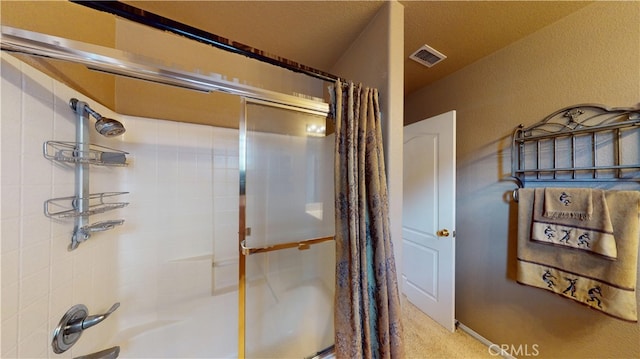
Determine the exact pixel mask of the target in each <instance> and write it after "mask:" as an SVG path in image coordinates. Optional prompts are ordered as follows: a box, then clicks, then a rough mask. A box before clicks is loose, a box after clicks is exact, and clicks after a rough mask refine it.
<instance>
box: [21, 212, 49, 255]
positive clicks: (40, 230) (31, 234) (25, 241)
mask: <svg viewBox="0 0 640 359" xmlns="http://www.w3.org/2000/svg"><path fill="white" fill-rule="evenodd" d="M40 211H42V207H40ZM50 238H51V224H50V220H49V218H47V217H45V216H44V214H42V213H40V214H35V215H25V216H24V217H23V220H22V243H21V245H22V247H26V246H30V245H33V244H36V243H39V242H42V241H49V239H50Z"/></svg>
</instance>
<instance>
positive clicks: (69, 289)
mask: <svg viewBox="0 0 640 359" xmlns="http://www.w3.org/2000/svg"><path fill="white" fill-rule="evenodd" d="M49 302H50V305H51V307H50V312H49V330H50V331H51V332H53V330H54V329H55V327H56V326H57V325H58V323H59V322H60V319H62V317H63V316H64V314H65V313H66V312H67V311H68V310H69V309H70V308H71V307H72V306H74V305H75V304H78V303H74V302H73V285H72V284H71V283H70V282H69V283H68V284H65V285H61V286H59V287H53V290H52V291H51V296H50V298H49Z"/></svg>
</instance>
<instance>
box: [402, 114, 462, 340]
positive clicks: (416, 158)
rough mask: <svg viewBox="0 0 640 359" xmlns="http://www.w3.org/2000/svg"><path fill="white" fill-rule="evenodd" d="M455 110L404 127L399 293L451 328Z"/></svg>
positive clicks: (453, 296)
mask: <svg viewBox="0 0 640 359" xmlns="http://www.w3.org/2000/svg"><path fill="white" fill-rule="evenodd" d="M455 128H456V112H455V111H451V112H447V113H444V114H442V115H438V116H435V117H432V118H428V119H425V120H422V121H420V122H416V123H413V124H410V125H408V126H406V127H405V128H404V165H403V172H404V179H403V193H404V195H403V219H402V245H403V249H402V255H403V266H402V278H403V280H402V291H403V293H404V294H405V295H406V296H407V298H408V299H409V301H410V302H411V303H413V304H414V305H416V306H417V307H418V308H420V309H421V310H422V311H423V312H425V313H426V314H427V315H429V316H430V317H431V318H433V319H434V320H436V321H437V322H438V323H440V324H441V325H442V326H444V327H445V328H447V329H448V330H450V331H454V330H455V178H456V173H455V171H456V164H455V158H456V152H455V149H456V131H455Z"/></svg>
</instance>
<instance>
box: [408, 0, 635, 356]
mask: <svg viewBox="0 0 640 359" xmlns="http://www.w3.org/2000/svg"><path fill="white" fill-rule="evenodd" d="M639 18H640V2H637V1H636V2H599V3H594V4H592V5H589V6H587V7H585V8H584V9H582V10H579V11H578V12H576V13H574V14H572V15H570V16H568V17H566V18H564V19H562V20H560V21H558V22H556V23H554V24H552V25H550V26H548V27H546V28H544V29H542V30H540V31H538V32H536V33H534V34H532V35H530V36H529V37H526V38H524V39H522V40H520V41H518V42H516V43H514V44H512V45H510V46H508V47H506V48H504V49H502V50H500V51H498V52H496V53H494V54H492V55H490V56H487V57H486V58H483V59H482V60H480V61H478V62H476V63H474V64H472V65H470V66H468V67H466V68H464V69H462V70H460V71H458V72H457V73H455V74H453V75H451V76H449V77H447V78H444V79H442V80H440V81H438V82H437V83H434V84H433V85H431V86H428V87H425V88H423V89H421V90H419V91H417V92H415V93H413V94H411V95H410V96H408V97H407V98H406V100H405V114H406V115H405V124H409V123H413V122H416V121H419V120H421V119H423V118H427V117H430V116H433V115H436V114H439V113H442V112H445V111H448V110H452V109H455V110H457V114H458V117H457V118H458V132H457V143H458V147H457V153H458V155H457V161H458V165H457V169H458V178H457V188H458V190H457V202H456V205H457V223H456V225H457V244H458V247H457V254H456V263H457V268H456V272H457V273H456V291H457V293H456V297H457V299H456V311H457V314H456V317H457V319H458V320H459V321H460V322H461V323H463V324H465V325H467V326H468V327H470V328H471V329H473V330H474V331H476V332H477V333H479V334H480V335H482V336H483V337H485V338H487V339H488V340H490V341H491V342H493V343H496V344H508V345H515V346H518V345H523V346H524V345H529V349H530V350H529V351H530V352H531V348H532V345H534V344H537V349H538V351H539V356H538V357H547V358H560V357H565V358H576V357H591V358H593V357H598V358H604V357H616V358H622V357H624V358H630V357H640V344H638V343H639V342H638V338H640V326H639V325H638V324H637V323H628V322H623V321H620V320H616V319H613V318H610V317H608V316H606V315H603V314H602V313H599V312H597V311H594V310H590V309H588V308H586V307H583V306H582V305H579V304H576V303H574V302H571V301H569V300H565V299H562V298H559V297H558V296H556V295H553V294H551V293H548V292H545V291H542V290H540V289H535V288H531V287H525V286H521V285H518V284H516V282H515V281H514V280H513V279H512V278H513V275H514V269H513V268H514V266H515V239H516V238H515V235H516V221H515V217H516V208H515V205H514V203H512V202H511V201H509V200H507V199H505V198H506V195H507V194H508V193H509V192H510V191H512V190H513V189H514V188H515V184H514V183H513V182H510V181H509V180H508V177H509V174H510V155H509V140H510V138H509V137H510V135H511V132H512V131H513V129H514V128H515V127H516V126H517V125H518V124H521V123H522V124H525V125H530V124H533V123H535V122H537V121H539V120H541V119H542V118H544V117H545V116H546V115H548V114H550V113H552V112H554V111H555V110H558V109H560V108H563V107H566V106H570V105H574V104H580V103H601V104H605V105H607V106H611V107H629V106H636V105H638V103H639V102H640V61H639V60H638V59H640V26H638V19H639ZM632 155H634V154H632ZM635 156H638V154H635ZM632 188H635V189H638V186H637V185H633V187H632Z"/></svg>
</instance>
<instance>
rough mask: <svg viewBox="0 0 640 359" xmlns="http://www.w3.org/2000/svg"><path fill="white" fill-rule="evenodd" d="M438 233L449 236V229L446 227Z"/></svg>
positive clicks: (439, 235) (441, 235) (440, 235)
mask: <svg viewBox="0 0 640 359" xmlns="http://www.w3.org/2000/svg"><path fill="white" fill-rule="evenodd" d="M436 234H437V235H438V237H449V230H448V229H446V228H445V229H441V230H439V231H438V232H437V233H436Z"/></svg>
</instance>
